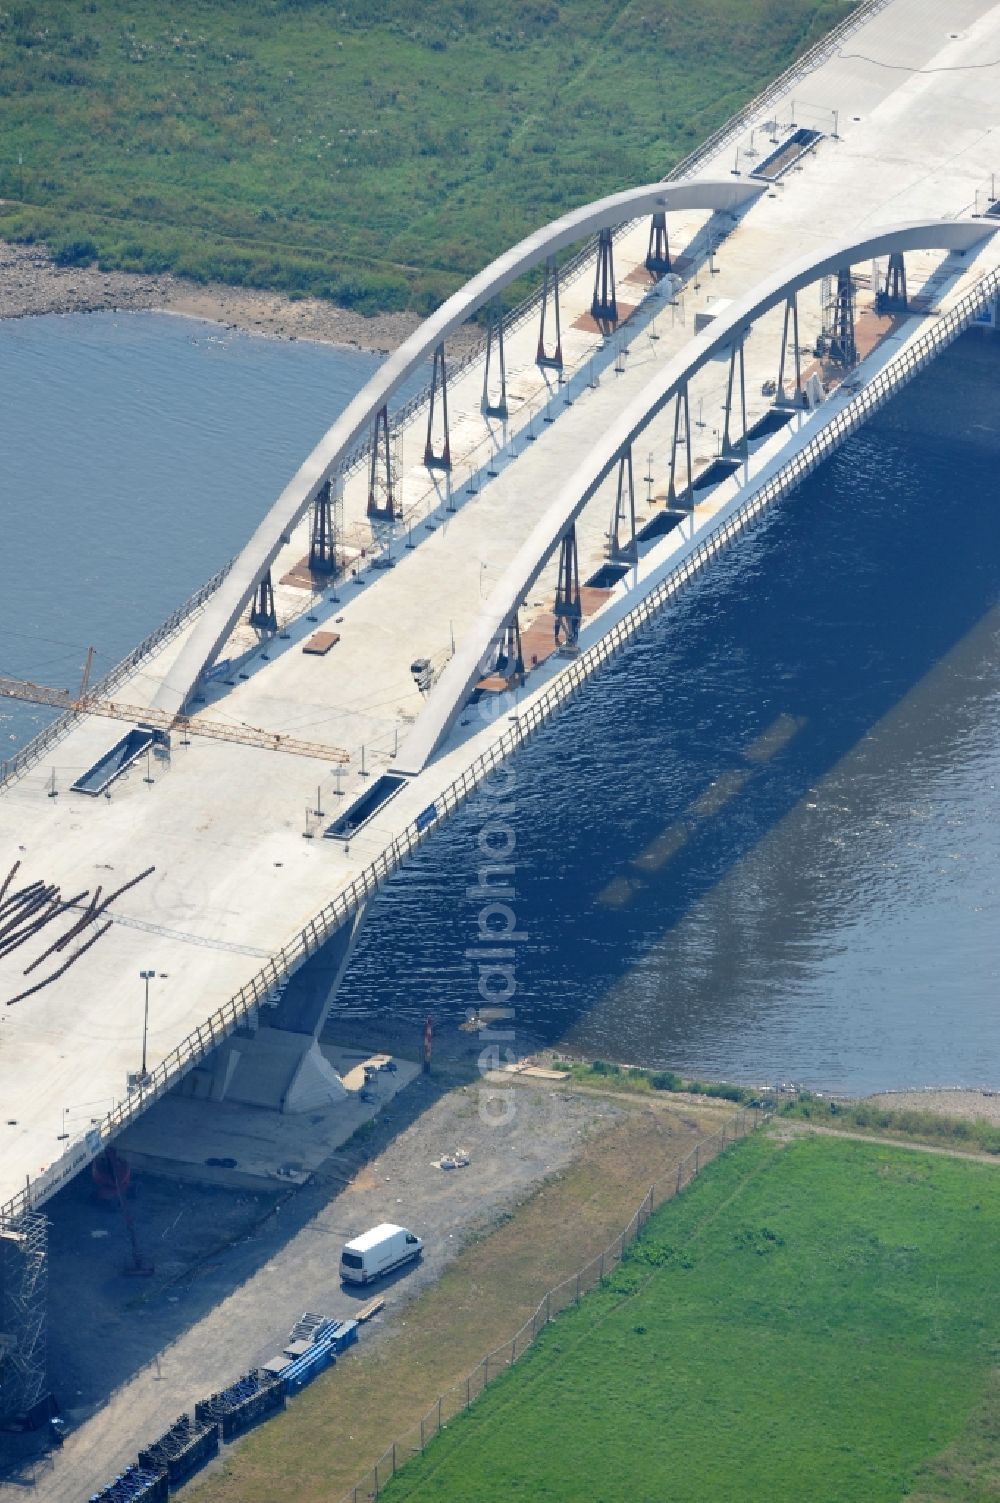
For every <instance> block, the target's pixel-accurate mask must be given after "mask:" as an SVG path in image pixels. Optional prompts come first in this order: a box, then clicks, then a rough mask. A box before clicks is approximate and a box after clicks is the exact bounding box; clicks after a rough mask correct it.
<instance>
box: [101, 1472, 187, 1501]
mask: <svg viewBox="0 0 1000 1503" xmlns="http://www.w3.org/2000/svg"><path fill="white" fill-rule="evenodd" d="M168 1490H169V1483H168V1482H167V1474H166V1472H165V1471H163V1470H162V1469H160V1468H157V1469H155V1470H154V1469H151V1468H150V1467H144V1466H135V1465H132V1466H128V1467H126V1468H125V1470H124V1472H122V1474H121V1476H120V1477H116V1478H115V1480H114V1482H109V1483H108V1485H107V1487H105V1488H102V1489H101V1491H100V1492H99V1493H94V1494H93V1495H92V1496H91V1499H90V1503H166V1500H167V1493H168Z"/></svg>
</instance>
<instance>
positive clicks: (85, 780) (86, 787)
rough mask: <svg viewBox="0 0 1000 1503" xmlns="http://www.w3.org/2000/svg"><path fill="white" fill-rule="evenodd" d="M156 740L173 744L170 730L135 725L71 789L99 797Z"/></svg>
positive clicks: (156, 741)
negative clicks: (169, 733)
mask: <svg viewBox="0 0 1000 1503" xmlns="http://www.w3.org/2000/svg"><path fill="white" fill-rule="evenodd" d="M154 742H155V743H157V744H164V745H169V744H170V738H169V737H168V736H167V734H166V732H164V731H154V730H153V728H152V727H151V726H143V725H140V726H135V727H134V728H133V729H132V730H131V731H127V732H126V733H125V735H124V736H123V737H122V739H121V740H120V741H116V742H115V744H114V746H113V747H112V748H111V750H110V751H109V752H105V754H104V756H103V757H101V758H100V759H99V760H98V761H97V762H95V763H94V764H93V766H92V767H88V768H87V771H86V772H85V773H82V774H81V775H80V777H78V778H77V780H76V782H75V783H71V784H70V788H71V789H72V791H73V792H74V793H89V794H90V795H91V796H92V797H96V796H97V795H98V794H100V793H103V792H104V790H105V788H108V787H110V785H111V784H112V783H113V782H114V780H115V778H119V777H121V775H122V773H123V772H124V771H125V770H126V768H129V767H131V766H132V763H133V762H134V761H135V760H136V758H137V757H141V756H142V754H143V752H144V751H146V750H147V748H148V747H150V746H152V745H153V744H154Z"/></svg>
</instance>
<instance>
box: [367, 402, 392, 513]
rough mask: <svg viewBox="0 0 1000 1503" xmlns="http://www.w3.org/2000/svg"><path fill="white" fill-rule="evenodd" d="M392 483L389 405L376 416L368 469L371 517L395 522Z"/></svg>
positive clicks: (369, 511) (380, 409) (369, 510)
mask: <svg viewBox="0 0 1000 1503" xmlns="http://www.w3.org/2000/svg"><path fill="white" fill-rule="evenodd" d="M392 481H393V477H392V450H391V448H390V445H389V409H388V406H387V405H383V406H381V407H380V408H379V410H378V412H376V414H375V427H374V431H373V433H372V452H371V461H370V464H369V467H368V515H369V516H370V517H377V518H379V519H380V520H382V521H389V522H392V521H394V520H395V517H396V499H395V495H394V493H393V483H392Z"/></svg>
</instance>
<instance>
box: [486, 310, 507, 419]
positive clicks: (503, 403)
mask: <svg viewBox="0 0 1000 1503" xmlns="http://www.w3.org/2000/svg"><path fill="white" fill-rule="evenodd" d="M494 338H495V339H496V346H497V361H498V364H499V367H500V396H499V398H498V400H497V401H495V402H494V400H493V398H492V397H491V395H490V365H491V363H492V359H493V340H494ZM480 408H481V411H482V414H483V417H499V418H505V417H506V416H507V362H506V359H505V357H504V351H503V308H502V307H501V304H500V299H499V298H494V300H493V302H492V303H491V304H490V306H489V310H488V312H487V315H486V360H485V362H484V365H483V399H482V402H481V404H480Z"/></svg>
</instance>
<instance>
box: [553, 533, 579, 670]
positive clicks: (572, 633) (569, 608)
mask: <svg viewBox="0 0 1000 1503" xmlns="http://www.w3.org/2000/svg"><path fill="white" fill-rule="evenodd" d="M582 616H583V604H582V601H581V599H580V560H579V555H578V553H577V547H576V523H575V522H573V523H572V524H571V525H570V528H569V531H568V532H564V533H563V539H562V542H561V543H560V544H559V575H558V581H557V584H556V604H555V618H556V622H555V638H556V646H557V647H560V646H561V647H568V648H574V647H576V644H577V640H578V638H579V636H580V620H581V618H582Z"/></svg>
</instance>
